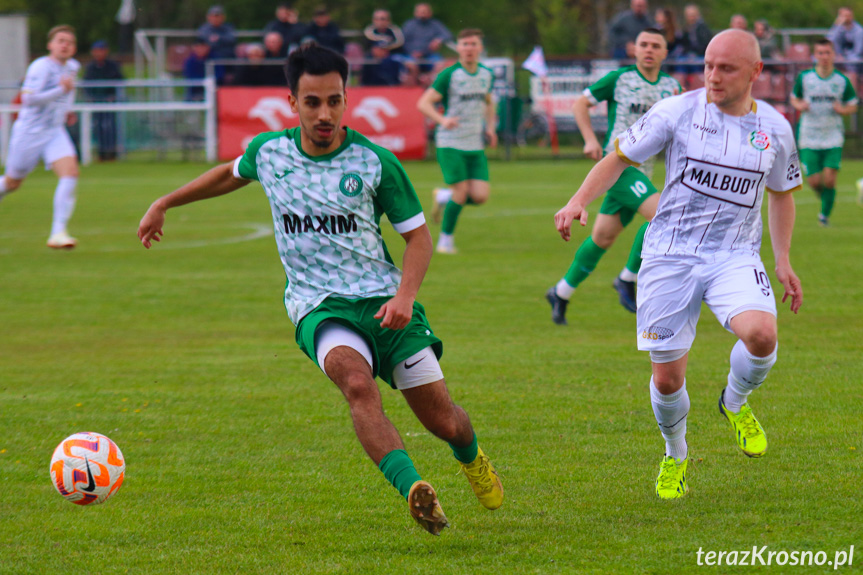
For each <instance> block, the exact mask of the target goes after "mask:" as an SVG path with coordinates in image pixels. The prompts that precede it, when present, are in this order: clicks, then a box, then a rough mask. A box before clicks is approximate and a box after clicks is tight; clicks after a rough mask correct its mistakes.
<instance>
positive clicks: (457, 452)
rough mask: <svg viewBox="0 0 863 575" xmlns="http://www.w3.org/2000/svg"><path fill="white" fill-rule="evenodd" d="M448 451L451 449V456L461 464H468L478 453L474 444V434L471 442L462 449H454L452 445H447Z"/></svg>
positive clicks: (477, 448)
mask: <svg viewBox="0 0 863 575" xmlns="http://www.w3.org/2000/svg"><path fill="white" fill-rule="evenodd" d="M449 447H450V449H452V454H453V455H454V456H455V458H456V459H458V460H459V461H461V462H462V463H470V462H472V461H473V460H474V459H476V455H477V453H478V452H479V446H477V443H476V433H474V434H473V441H471V442H470V445H466V446H464V447H456V446H455V445H453V444H452V443H450V444H449Z"/></svg>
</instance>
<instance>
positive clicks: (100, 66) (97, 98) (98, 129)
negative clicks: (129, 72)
mask: <svg viewBox="0 0 863 575" xmlns="http://www.w3.org/2000/svg"><path fill="white" fill-rule="evenodd" d="M90 56H91V57H92V59H91V60H90V62H88V63H87V66H86V67H85V68H84V80H99V81H106V80H122V79H123V72H122V71H121V70H120V65H119V64H118V63H117V62H115V61H114V60H109V59H108V43H107V42H105V41H104V40H96V41H95V42H93V45H92V46H90ZM118 91H119V88H108V87H105V88H87V90H86V92H85V93H86V96H87V99H88V100H89V101H91V102H116V101H117V100H118V98H117V93H118ZM93 131H94V132H95V134H96V141H97V142H98V146H99V160H100V161H103V162H105V161H111V160H115V159H116V158H117V114H116V113H115V112H95V113H94V114H93Z"/></svg>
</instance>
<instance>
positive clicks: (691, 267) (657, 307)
mask: <svg viewBox="0 0 863 575" xmlns="http://www.w3.org/2000/svg"><path fill="white" fill-rule="evenodd" d="M702 301H704V303H706V304H707V307H709V308H710V311H712V312H713V315H715V316H716V319H718V320H719V323H721V324H722V327H724V328H725V329H728V330H729V331H730V327H729V322H730V321H731V318H733V317H734V316H736V315H738V314H740V313H742V312H744V311H750V310H758V311H765V312H767V313H770V314H772V315H774V316H775V315H776V300H775V299H774V297H773V289H772V288H771V287H770V280H769V279H768V277H767V273H766V272H765V271H764V264H762V263H761V259H760V258H759V257H758V256H756V255H733V256H730V257H729V258H728V259H725V260H722V261H719V262H714V263H706V262H704V260H702V259H700V258H694V257H657V258H648V259H645V260H644V263H643V264H642V266H641V271H639V272H638V335H637V337H638V349H640V350H642V351H670V350H683V349H690V348H691V347H692V342H693V341H695V325H696V324H697V323H698V316H699V314H700V313H701V302H702Z"/></svg>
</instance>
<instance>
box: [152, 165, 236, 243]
mask: <svg viewBox="0 0 863 575" xmlns="http://www.w3.org/2000/svg"><path fill="white" fill-rule="evenodd" d="M250 181H251V180H242V179H239V178H235V177H234V163H233V162H230V163H227V164H221V165H219V166H216V167H215V168H213V169H212V170H209V171H207V172H205V173H204V174H202V175H200V176H198V177H197V178H195V179H194V180H192V181H191V182H189V183H188V184H186V185H184V186H182V187H180V188H178V189H177V190H175V191H173V192H171V193H170V194H168V195H166V196H162V197H161V198H159V199H158V200H156V201H155V202H153V204H152V205H151V206H150V209H149V210H147V213H146V214H144V217H143V218H142V219H141V223H140V224H139V226H138V238H139V239H140V240H141V243H142V244H144V247H145V248H147V249H150V246H151V245H152V244H151V243H150V242H151V240H152V241H155V242H158V241H160V238H161V236H162V226H163V225H164V224H165V212H167V211H168V210H169V209H170V208H176V207H177V206H182V205H185V204H190V203H192V202H198V201H201V200H206V199H209V198H215V197H217V196H222V195H225V194H229V193H231V192H233V191H234V190H238V189H240V188H242V187H243V186H245V185H246V184H248V183H249V182H250Z"/></svg>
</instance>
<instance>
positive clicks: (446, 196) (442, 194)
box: [435, 188, 452, 204]
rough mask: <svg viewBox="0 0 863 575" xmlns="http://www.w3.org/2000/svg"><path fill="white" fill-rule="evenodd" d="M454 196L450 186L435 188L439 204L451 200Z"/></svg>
mask: <svg viewBox="0 0 863 575" xmlns="http://www.w3.org/2000/svg"><path fill="white" fill-rule="evenodd" d="M450 198H452V190H451V189H449V188H437V189H435V200H437V203H439V204H445V203H447V202H448V201H450Z"/></svg>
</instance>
